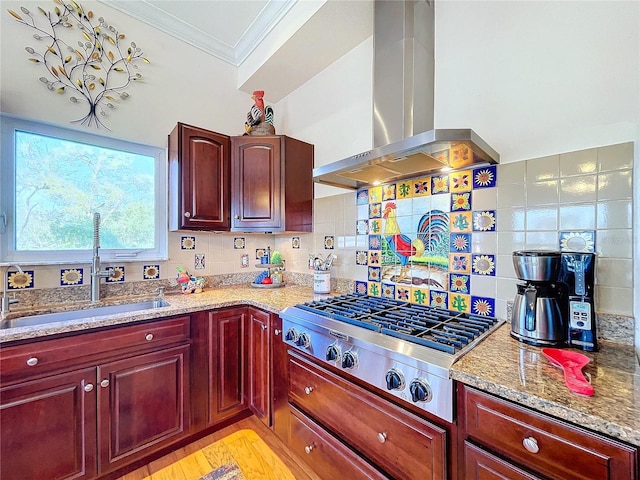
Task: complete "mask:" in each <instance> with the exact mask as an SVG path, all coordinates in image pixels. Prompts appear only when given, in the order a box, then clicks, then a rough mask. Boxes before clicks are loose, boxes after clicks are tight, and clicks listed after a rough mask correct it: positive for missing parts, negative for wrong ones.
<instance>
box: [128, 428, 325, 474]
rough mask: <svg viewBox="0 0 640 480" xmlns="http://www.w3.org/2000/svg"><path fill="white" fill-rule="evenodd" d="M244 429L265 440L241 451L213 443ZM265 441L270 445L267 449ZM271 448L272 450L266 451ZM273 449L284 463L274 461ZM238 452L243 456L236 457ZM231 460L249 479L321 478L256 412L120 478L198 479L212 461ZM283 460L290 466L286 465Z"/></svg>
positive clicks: (209, 467) (218, 463)
mask: <svg viewBox="0 0 640 480" xmlns="http://www.w3.org/2000/svg"><path fill="white" fill-rule="evenodd" d="M244 429H248V430H252V431H253V432H255V433H256V434H257V436H258V437H259V439H260V440H262V442H260V441H256V442H252V446H251V448H245V447H243V448H242V450H241V451H242V454H238V450H237V449H235V448H234V445H233V443H234V442H233V441H231V442H230V443H229V445H226V446H225V445H222V446H221V447H212V444H214V443H215V442H217V441H218V440H221V439H223V438H225V437H228V436H229V435H232V434H234V433H236V432H239V431H241V430H244ZM244 438H245V439H244V440H243V441H245V442H246V437H244ZM263 442H264V443H263ZM264 444H266V446H267V447H268V449H265V445H264ZM219 445H220V444H219ZM227 447H228V448H227ZM269 449H270V451H265V450H269ZM248 452H250V453H248ZM234 453H235V456H234ZM272 453H273V454H275V455H276V456H277V457H278V459H280V461H281V462H282V463H280V462H278V461H273V454H272ZM238 455H242V457H241V458H236V457H237V456H238ZM269 459H271V463H269ZM231 460H235V461H236V462H237V463H238V465H240V467H241V468H242V471H243V473H244V475H245V478H246V480H321V479H320V477H318V476H317V475H315V474H313V473H312V472H310V471H309V470H308V468H307V467H306V466H304V464H302V462H301V461H300V459H299V458H297V457H296V455H295V454H294V453H293V452H291V451H290V450H289V449H288V448H287V447H286V446H285V445H284V444H283V443H282V442H281V441H280V439H279V438H278V437H277V436H276V435H275V434H274V433H273V432H272V431H271V430H269V429H268V428H267V427H265V426H264V424H263V423H262V422H260V421H259V420H258V419H257V418H255V417H253V416H252V417H249V418H246V419H244V420H241V421H239V422H237V423H235V424H233V425H230V426H228V427H226V428H223V429H222V430H219V431H217V432H215V433H213V434H211V435H208V436H206V437H204V438H201V439H200V440H198V441H196V442H194V443H192V444H189V445H187V446H186V447H183V448H180V449H178V450H176V451H174V452H171V453H170V454H169V455H166V456H164V457H162V458H160V459H158V460H156V461H155V462H151V463H150V464H148V465H145V466H143V467H141V468H139V469H137V470H134V471H133V472H131V473H128V474H126V475H124V476H122V477H120V478H119V479H117V480H198V479H199V478H200V477H201V476H202V475H205V474H206V473H209V472H210V471H211V470H212V469H213V468H212V465H214V466H215V465H217V466H219V465H222V464H224V463H227V462H229V461H231ZM282 464H284V467H286V468H283V465H282ZM287 469H288V471H287Z"/></svg>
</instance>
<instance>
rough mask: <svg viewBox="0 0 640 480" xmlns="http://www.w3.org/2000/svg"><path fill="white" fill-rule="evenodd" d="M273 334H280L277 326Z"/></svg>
mask: <svg viewBox="0 0 640 480" xmlns="http://www.w3.org/2000/svg"><path fill="white" fill-rule="evenodd" d="M273 333H274V335H275V336H276V337H277V336H279V335H280V333H282V332H281V331H280V330H278V329H277V328H276V329H275V330H274V331H273Z"/></svg>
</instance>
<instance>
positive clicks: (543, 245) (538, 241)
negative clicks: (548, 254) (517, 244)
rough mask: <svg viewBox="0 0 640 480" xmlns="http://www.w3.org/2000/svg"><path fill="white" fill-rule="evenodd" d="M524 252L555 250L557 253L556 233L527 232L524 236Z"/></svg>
mask: <svg viewBox="0 0 640 480" xmlns="http://www.w3.org/2000/svg"><path fill="white" fill-rule="evenodd" d="M524 248H525V250H535V249H543V250H555V251H558V232H557V231H555V230H554V231H551V232H539V231H527V232H526V234H525V245H524Z"/></svg>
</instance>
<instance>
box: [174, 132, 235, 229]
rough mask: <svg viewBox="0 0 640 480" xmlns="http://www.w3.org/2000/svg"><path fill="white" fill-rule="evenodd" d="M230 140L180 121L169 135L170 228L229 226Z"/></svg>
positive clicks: (218, 227) (224, 136)
mask: <svg viewBox="0 0 640 480" xmlns="http://www.w3.org/2000/svg"><path fill="white" fill-rule="evenodd" d="M229 146H230V140H229V137H227V136H226V135H221V134H219V133H215V132H211V131H208V130H204V129H202V128H197V127H192V126H189V125H184V124H182V123H179V124H178V125H177V126H176V128H175V129H174V130H173V132H171V134H170V135H169V197H170V198H169V205H170V207H169V228H170V230H229V227H230V208H229V203H230V193H229V190H230V178H231V176H230V158H231V157H230V151H229Z"/></svg>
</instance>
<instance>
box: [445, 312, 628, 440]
mask: <svg viewBox="0 0 640 480" xmlns="http://www.w3.org/2000/svg"><path fill="white" fill-rule="evenodd" d="M599 347H600V349H599V351H598V352H595V353H590V352H582V353H584V354H585V355H587V356H588V357H589V358H590V359H591V362H590V363H589V364H588V365H587V366H586V367H585V368H584V370H583V371H584V372H585V375H586V376H587V378H589V377H590V378H591V384H592V385H593V387H594V389H595V395H594V396H592V397H584V396H579V395H575V394H573V393H571V392H570V391H569V390H568V389H567V387H566V385H565V383H564V375H563V372H562V369H560V368H558V367H554V366H552V365H551V363H550V362H549V361H548V360H547V358H546V357H544V356H543V355H542V352H541V349H540V348H538V347H533V346H530V345H525V344H523V343H520V342H518V341H517V340H515V339H513V338H512V337H511V336H510V334H509V324H508V323H507V324H504V325H502V326H501V327H500V328H499V329H498V330H496V331H495V332H494V333H493V334H492V335H490V336H489V337H488V338H487V339H486V340H484V341H483V342H481V343H480V344H478V345H477V346H476V347H474V348H473V349H472V350H471V351H470V352H469V353H467V354H466V355H465V356H464V357H462V358H461V359H460V360H458V361H457V362H456V363H455V364H454V365H453V368H452V370H451V377H452V378H454V379H455V380H458V381H460V382H462V383H464V384H466V385H470V386H472V387H476V388H478V389H480V390H484V391H486V392H488V393H492V394H495V395H497V396H499V397H502V398H505V399H507V400H512V401H514V402H516V403H519V404H521V405H524V406H527V407H531V408H532V409H534V410H538V411H540V412H543V413H546V414H549V415H551V416H553V417H556V418H559V419H562V420H566V421H567V422H569V423H573V424H576V425H580V426H582V427H585V428H588V429H590V430H593V431H596V432H601V433H604V434H606V435H609V436H611V437H614V438H617V439H620V440H622V441H625V442H627V443H630V444H633V445H638V446H640V365H639V364H638V360H637V357H636V355H635V352H634V349H633V346H631V345H621V344H616V343H610V342H600V345H599Z"/></svg>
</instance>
